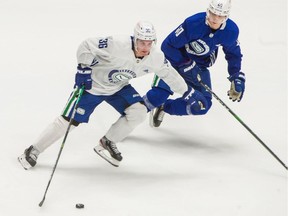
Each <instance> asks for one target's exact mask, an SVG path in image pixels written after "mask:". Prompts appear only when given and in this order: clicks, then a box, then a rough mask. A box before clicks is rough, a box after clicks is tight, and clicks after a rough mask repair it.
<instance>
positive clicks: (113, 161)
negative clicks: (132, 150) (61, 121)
mask: <svg viewBox="0 0 288 216" xmlns="http://www.w3.org/2000/svg"><path fill="white" fill-rule="evenodd" d="M94 151H95V152H96V153H97V154H98V155H99V156H100V157H102V158H103V159H104V160H106V161H107V162H108V163H110V164H111V165H113V166H115V167H119V165H120V162H119V161H118V160H116V159H114V158H112V157H109V156H108V154H109V152H108V151H107V150H106V149H104V148H103V147H102V146H100V145H97V146H96V147H95V148H94ZM105 151H106V152H108V153H107V154H105ZM109 155H110V154H109Z"/></svg>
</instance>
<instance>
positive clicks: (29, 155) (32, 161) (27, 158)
mask: <svg viewBox="0 0 288 216" xmlns="http://www.w3.org/2000/svg"><path fill="white" fill-rule="evenodd" d="M39 154H40V152H39V151H38V150H37V149H35V148H34V147H33V145H31V146H30V147H29V148H27V149H26V150H25V151H24V154H22V155H21V156H20V157H18V161H19V162H20V164H21V165H22V167H23V168H24V169H25V170H28V169H30V168H31V167H34V166H35V165H36V161H37V158H38V155H39Z"/></svg>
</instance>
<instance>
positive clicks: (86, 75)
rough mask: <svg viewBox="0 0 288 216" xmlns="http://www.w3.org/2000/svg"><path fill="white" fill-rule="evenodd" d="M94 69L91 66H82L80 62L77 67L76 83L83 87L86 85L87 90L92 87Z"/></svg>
mask: <svg viewBox="0 0 288 216" xmlns="http://www.w3.org/2000/svg"><path fill="white" fill-rule="evenodd" d="M91 73H92V69H91V68H90V67H82V66H81V65H80V64H79V65H78V67H77V73H76V76H75V85H76V86H78V87H79V88H81V87H82V86H83V85H84V88H85V90H89V89H91V88H92V79H91Z"/></svg>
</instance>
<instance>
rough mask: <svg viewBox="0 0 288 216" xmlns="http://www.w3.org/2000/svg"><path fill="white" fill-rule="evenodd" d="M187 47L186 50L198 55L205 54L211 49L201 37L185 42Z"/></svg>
mask: <svg viewBox="0 0 288 216" xmlns="http://www.w3.org/2000/svg"><path fill="white" fill-rule="evenodd" d="M185 49H186V52H188V53H190V54H193V55H197V56H201V55H205V54H207V53H209V51H210V48H209V46H208V45H207V44H206V43H205V41H203V40H201V39H199V40H197V41H192V42H190V43H189V44H185Z"/></svg>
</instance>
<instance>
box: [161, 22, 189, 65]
mask: <svg viewBox="0 0 288 216" xmlns="http://www.w3.org/2000/svg"><path fill="white" fill-rule="evenodd" d="M187 43H188V38H187V35H186V24H185V22H184V23H182V24H181V25H180V26H178V27H177V28H176V29H175V30H174V31H173V32H171V33H170V34H169V35H168V36H167V37H166V38H165V39H164V41H163V43H162V44H161V50H162V51H163V52H164V53H165V56H166V58H167V59H168V60H169V61H170V62H171V64H172V65H176V66H178V65H179V64H182V63H184V62H186V61H187V60H188V57H187V55H186V50H185V44H187Z"/></svg>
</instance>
